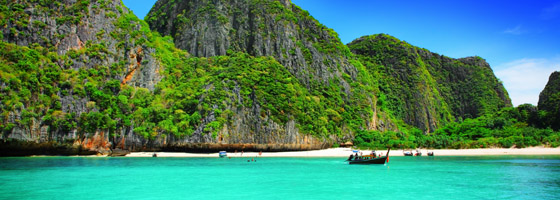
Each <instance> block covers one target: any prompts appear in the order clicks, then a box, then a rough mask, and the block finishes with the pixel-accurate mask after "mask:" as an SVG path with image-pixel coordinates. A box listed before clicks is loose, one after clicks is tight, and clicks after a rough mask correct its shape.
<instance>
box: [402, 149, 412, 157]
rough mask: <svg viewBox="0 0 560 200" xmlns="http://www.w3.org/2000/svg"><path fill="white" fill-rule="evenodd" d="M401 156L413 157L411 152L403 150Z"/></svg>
mask: <svg viewBox="0 0 560 200" xmlns="http://www.w3.org/2000/svg"><path fill="white" fill-rule="evenodd" d="M403 155H404V156H413V153H412V151H404V150H403Z"/></svg>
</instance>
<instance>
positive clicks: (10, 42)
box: [0, 1, 162, 153]
mask: <svg viewBox="0 0 560 200" xmlns="http://www.w3.org/2000/svg"><path fill="white" fill-rule="evenodd" d="M0 11H1V15H0V27H2V28H1V29H0V33H1V34H0V38H1V39H2V42H1V43H2V45H1V46H2V47H1V48H0V49H1V51H2V57H1V58H0V66H1V69H2V70H1V74H0V78H1V79H0V86H1V92H2V95H3V96H5V97H6V98H3V101H2V104H1V105H0V108H1V111H2V115H1V116H0V121H1V122H2V123H1V124H2V125H0V126H1V128H2V129H3V132H2V133H3V134H2V135H1V138H2V139H3V141H4V142H6V141H7V140H14V141H13V142H15V141H23V142H41V143H46V144H53V145H55V146H56V145H58V144H60V148H66V147H69V148H76V149H82V147H83V149H84V152H86V153H87V151H88V150H93V151H100V152H107V151H108V150H109V149H110V148H111V141H109V136H110V135H115V134H116V133H117V132H119V133H118V134H119V135H120V134H121V133H122V134H124V133H126V132H127V131H126V129H127V128H122V129H120V130H119V131H116V130H114V129H113V130H111V131H109V129H110V128H108V126H109V125H105V127H102V126H103V122H100V123H99V124H96V125H95V127H94V128H93V129H89V130H84V126H82V125H83V123H85V121H86V118H87V117H86V116H88V114H91V113H96V114H99V116H101V118H103V117H106V118H112V119H115V118H113V117H115V115H116V113H110V112H105V113H103V112H104V111H105V110H106V107H107V105H99V103H103V104H111V101H112V99H111V98H108V96H106V95H109V94H110V93H112V94H111V95H114V94H118V93H119V92H118V91H119V90H121V88H123V89H125V88H129V89H130V88H133V87H143V88H148V89H149V90H154V89H155V85H156V84H157V83H158V82H159V81H160V80H161V78H162V76H161V74H160V73H159V71H160V70H161V67H162V66H161V63H160V62H158V61H157V59H156V58H155V57H154V53H155V48H154V47H153V46H152V47H150V46H148V45H146V41H147V40H148V38H149V37H151V36H148V35H147V33H149V30H147V29H144V30H141V26H140V23H139V21H138V20H137V19H136V20H135V18H136V17H135V16H134V15H133V14H132V13H131V12H130V11H128V9H126V8H125V7H124V6H123V5H122V3H121V1H93V2H90V1H80V2H76V1H4V2H3V3H2V5H0ZM146 30H147V31H146ZM149 34H151V33H149ZM99 90H107V94H104V93H103V94H102V93H99ZM96 104H97V105H96ZM101 113H103V114H101ZM121 114H122V113H121ZM105 122H106V123H113V124H111V126H122V125H124V124H126V123H127V122H125V120H123V119H122V118H121V119H115V120H114V121H110V120H106V121H105ZM92 127H93V126H92ZM109 132H111V133H110V134H109ZM67 144H70V145H67ZM31 146H33V145H31ZM47 146H49V145H43V146H34V147H32V148H35V150H41V149H42V150H44V149H49V148H52V145H51V147H47ZM53 152H55V151H53ZM78 152H79V151H78Z"/></svg>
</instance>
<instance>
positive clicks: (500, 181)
mask: <svg viewBox="0 0 560 200" xmlns="http://www.w3.org/2000/svg"><path fill="white" fill-rule="evenodd" d="M342 160H344V159H343V158H258V159H257V162H247V158H232V159H227V158H99V157H31V158H0V199H104V200H106V199H283V200H285V199H560V156H484V157H437V156H436V157H392V158H390V162H389V163H388V164H386V165H348V164H346V163H345V162H343V161H342Z"/></svg>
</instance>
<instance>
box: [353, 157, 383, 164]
mask: <svg viewBox="0 0 560 200" xmlns="http://www.w3.org/2000/svg"><path fill="white" fill-rule="evenodd" d="M385 161H387V156H382V157H379V158H373V159H365V160H351V161H348V164H351V165H352V164H362V165H364V164H385Z"/></svg>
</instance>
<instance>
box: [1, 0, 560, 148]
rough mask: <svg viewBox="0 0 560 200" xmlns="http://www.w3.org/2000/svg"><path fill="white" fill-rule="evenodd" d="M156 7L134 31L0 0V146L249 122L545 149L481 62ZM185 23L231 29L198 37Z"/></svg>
mask: <svg viewBox="0 0 560 200" xmlns="http://www.w3.org/2000/svg"><path fill="white" fill-rule="evenodd" d="M161 2H163V3H160V2H158V3H159V4H158V5H159V6H160V9H153V10H152V11H151V14H150V15H149V17H148V18H147V21H148V22H150V25H148V23H146V22H144V21H142V20H139V19H138V18H137V17H136V16H135V15H134V14H133V13H132V12H130V11H129V10H128V9H127V8H126V7H125V6H124V5H122V2H121V1H119V0H92V1H89V0H81V1H76V2H61V1H52V0H31V1H8V0H0V27H1V34H0V39H1V40H2V41H0V95H1V96H2V98H1V102H0V130H1V131H2V135H1V136H2V137H1V138H2V139H4V140H6V139H20V140H30V141H36V142H46V141H56V142H61V143H64V142H73V141H75V140H79V139H80V138H87V137H91V136H92V135H93V134H98V133H107V135H109V141H110V142H112V143H114V144H113V146H111V147H114V146H116V145H117V143H124V142H122V141H124V140H120V139H119V138H124V137H125V135H127V134H134V135H137V136H139V138H140V140H141V143H142V144H143V145H144V146H145V145H150V144H152V142H153V141H156V140H160V141H166V140H165V139H166V138H171V137H173V138H179V139H185V141H188V138H189V137H194V136H193V135H196V134H198V135H199V136H201V137H205V138H208V139H207V140H202V139H200V140H196V141H194V142H219V141H220V140H221V138H222V137H225V136H224V135H227V134H228V133H229V134H231V133H232V132H231V130H234V128H235V126H240V125H239V123H238V122H239V119H241V116H249V117H254V116H256V117H257V118H258V120H255V121H257V122H258V123H260V124H257V125H258V126H259V127H266V128H269V127H273V128H274V127H276V128H277V127H280V128H277V129H278V130H268V131H277V132H281V131H285V130H282V128H283V126H284V125H286V124H288V123H289V122H294V123H295V124H296V125H295V126H296V128H297V130H298V131H300V132H301V133H302V134H305V135H310V136H313V137H315V138H319V139H321V140H323V141H326V142H329V143H333V142H344V141H347V140H353V141H354V142H355V144H357V145H358V146H364V147H365V146H367V147H376V148H377V147H379V148H381V147H386V146H392V147H406V148H413V147H430V148H449V147H454V148H473V147H480V146H483V147H489V146H502V147H510V146H513V145H515V146H517V147H521V146H532V145H538V144H541V143H544V144H549V145H551V146H558V144H559V143H558V140H559V137H558V132H554V131H553V129H550V128H548V127H550V123H548V122H547V123H542V121H545V120H544V117H543V116H548V115H547V114H543V112H544V111H540V110H537V109H536V108H534V107H532V106H530V105H526V106H520V107H517V108H512V107H511V103H510V100H509V97H508V96H507V92H506V91H505V89H504V88H503V86H502V85H501V83H499V81H498V80H497V79H496V78H495V76H494V74H493V72H492V71H491V69H490V67H489V66H487V64H486V63H485V61H484V60H483V59H481V58H478V57H474V58H467V59H451V58H448V57H444V56H439V55H437V54H434V53H431V52H429V51H427V50H425V49H420V48H418V47H413V46H411V45H410V44H407V43H404V42H401V41H399V40H398V39H396V38H393V37H390V36H387V35H377V36H368V37H364V38H363V39H361V40H357V41H355V42H353V43H351V44H350V45H349V46H346V45H343V44H342V43H341V42H340V39H339V38H338V35H337V33H336V32H334V31H333V30H332V29H329V28H327V27H325V26H324V25H322V24H320V23H319V22H318V21H317V20H315V19H314V18H313V17H311V16H310V15H309V13H308V12H307V11H304V10H302V9H300V8H299V7H297V6H295V5H293V4H291V3H289V1H284V2H283V3H281V2H280V1H264V0H252V1H249V4H248V6H247V7H243V6H245V4H243V1H231V2H230V1H220V2H218V3H220V4H222V3H223V4H227V5H229V3H231V4H232V6H231V8H228V9H230V10H228V12H225V13H222V12H221V11H222V10H219V9H217V8H227V7H220V6H216V5H215V4H214V3H210V2H209V1H208V2H206V3H204V4H201V5H203V6H200V5H199V7H196V9H194V8H192V7H189V6H192V5H191V4H187V5H182V6H184V7H185V8H184V9H183V10H172V9H173V8H176V7H177V5H176V3H177V2H175V1H161ZM235 6H237V7H235ZM235 8H243V9H247V10H246V11H248V13H242V11H245V10H242V9H235ZM163 9H171V10H170V11H169V12H164V11H165V10H163ZM189 9H192V10H189ZM171 11H173V12H171ZM177 11H179V12H177ZM267 12H270V13H268V14H267ZM169 13H175V14H177V15H175V16H168V15H170V14H169ZM187 16H188V17H187ZM233 16H237V17H233ZM239 16H247V17H239ZM272 16H274V17H272ZM196 20H199V21H201V23H202V22H204V20H208V21H210V22H213V23H214V24H218V25H220V24H221V25H223V26H228V27H229V26H231V27H229V28H223V29H216V30H210V31H208V30H206V29H204V30H199V29H197V28H200V27H196V26H197V25H199V23H194V21H196ZM212 20H214V21H212ZM210 22H209V23H210ZM241 24H246V25H247V26H243V25H241ZM150 26H152V27H155V28H154V29H155V30H158V31H160V32H162V34H163V35H166V36H162V35H160V33H158V32H156V31H152V30H150ZM193 27H194V30H195V32H196V33H199V32H204V31H207V32H204V33H206V34H208V35H204V34H202V35H204V37H209V36H210V33H212V32H216V33H221V32H223V31H225V34H224V35H222V36H224V37H222V38H218V39H223V41H221V40H217V39H216V38H212V37H209V38H204V37H203V38H196V40H186V39H185V38H184V37H190V36H189V35H188V34H187V35H181V33H182V32H181V31H183V32H185V31H186V30H192V28H193ZM210 27H216V26H210ZM166 28H170V29H169V30H167V29H166ZM283 34H285V35H283ZM194 35H196V36H197V37H199V36H200V35H197V34H194ZM201 37H202V36H201ZM229 39H232V41H228V40H229ZM192 41H196V42H195V43H194V44H191V43H189V42H192ZM216 41H219V44H212V45H215V46H211V45H210V44H207V42H216ZM225 44H228V45H229V46H220V45H225ZM257 44H258V45H257ZM269 44H274V45H269ZM209 45H210V46H209ZM177 47H179V48H181V47H182V48H184V49H185V50H182V49H179V48H177ZM188 51H192V52H190V53H189V52H188ZM210 52H213V53H210ZM193 55H194V56H193ZM551 99H555V98H551ZM556 99H557V98H556ZM556 105H558V104H556ZM539 107H540V105H539ZM244 112H251V113H249V114H246V113H244ZM257 125H255V127H257ZM273 125H278V126H273ZM232 127H233V128H232ZM227 128H230V130H226V131H225V129H227ZM553 128H554V127H553ZM250 131H253V132H257V131H259V129H258V128H252V129H251V130H250ZM261 131H262V130H261ZM265 137H266V136H265ZM162 143H165V142H162Z"/></svg>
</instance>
